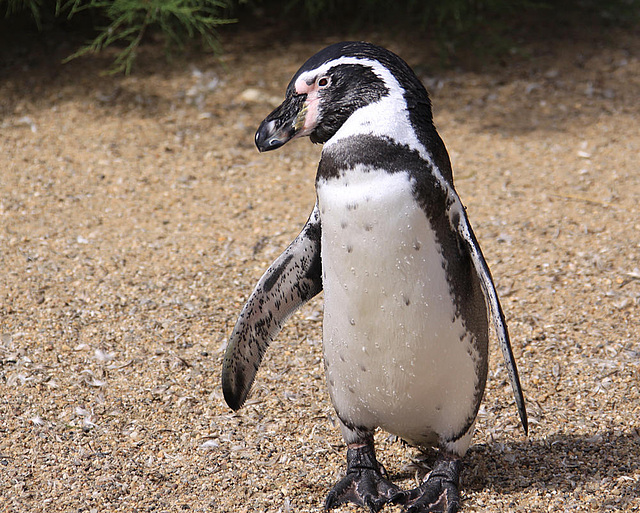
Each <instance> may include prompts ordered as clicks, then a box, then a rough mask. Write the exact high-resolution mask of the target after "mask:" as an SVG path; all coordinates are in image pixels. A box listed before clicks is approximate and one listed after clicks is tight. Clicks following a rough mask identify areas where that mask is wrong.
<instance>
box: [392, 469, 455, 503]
mask: <svg viewBox="0 0 640 513" xmlns="http://www.w3.org/2000/svg"><path fill="white" fill-rule="evenodd" d="M460 467H461V463H460V460H459V459H458V458H452V457H443V458H441V459H440V460H438V461H437V462H436V465H435V467H434V469H433V470H432V471H431V473H430V474H429V475H428V477H427V479H426V480H425V481H423V482H422V484H421V485H420V486H418V487H417V488H414V489H413V490H408V491H406V492H401V495H400V496H399V497H397V499H396V502H397V503H398V504H403V505H404V506H405V507H406V509H405V511H406V512H407V513H456V512H457V511H458V509H459V508H460V491H459V489H458V486H459V483H460Z"/></svg>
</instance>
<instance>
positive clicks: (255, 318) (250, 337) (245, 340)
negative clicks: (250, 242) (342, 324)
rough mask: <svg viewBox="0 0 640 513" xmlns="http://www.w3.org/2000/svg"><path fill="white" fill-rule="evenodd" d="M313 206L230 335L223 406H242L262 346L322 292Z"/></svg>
mask: <svg viewBox="0 0 640 513" xmlns="http://www.w3.org/2000/svg"><path fill="white" fill-rule="evenodd" d="M320 237H321V228H320V213H319V211H318V205H316V206H315V208H314V209H313V212H311V215H310V216H309V220H308V221H307V224H306V225H305V226H304V228H303V229H302V231H301V232H300V235H298V236H297V237H296V238H295V240H294V241H293V242H292V243H291V244H290V245H289V247H288V248H287V249H286V250H285V251H284V253H282V255H280V256H279V257H278V258H277V259H276V261H275V262H273V264H271V265H270V266H269V269H267V271H266V272H265V273H264V274H263V275H262V278H260V281H259V282H258V284H257V285H256V288H255V289H254V290H253V292H252V293H251V296H250V297H249V299H248V301H247V303H246V304H245V305H244V308H243V309H242V312H241V313H240V317H239V318H238V321H237V322H236V325H235V327H234V328H233V333H232V334H231V337H230V338H229V343H228V345H227V350H226V352H225V355H224V362H223V364H222V390H223V392H224V398H225V401H226V402H227V404H228V405H229V406H230V407H231V408H232V409H233V410H238V409H239V408H241V407H242V405H243V404H244V402H245V400H246V399H247V396H248V395H249V391H250V389H251V385H252V384H253V380H254V378H255V375H256V372H257V370H258V367H259V366H260V362H261V361H262V357H263V356H264V353H265V351H266V350H267V347H268V346H269V344H270V343H271V341H272V340H273V339H274V338H275V336H276V335H277V334H278V333H279V332H280V330H281V329H282V326H283V324H284V323H285V321H286V320H287V319H288V318H289V316H291V315H292V314H293V313H294V312H295V311H296V310H297V309H298V308H300V307H301V306H302V305H304V304H305V303H306V302H307V301H309V300H310V299H311V298H312V297H313V296H315V295H316V294H318V293H319V292H320V291H321V290H322V264H321V261H320Z"/></svg>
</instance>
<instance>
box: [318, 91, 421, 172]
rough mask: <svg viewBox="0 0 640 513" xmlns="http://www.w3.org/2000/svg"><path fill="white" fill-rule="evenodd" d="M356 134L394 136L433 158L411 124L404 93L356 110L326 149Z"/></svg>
mask: <svg viewBox="0 0 640 513" xmlns="http://www.w3.org/2000/svg"><path fill="white" fill-rule="evenodd" d="M354 135H371V136H374V137H380V138H385V139H390V140H392V141H393V142H395V143H397V144H400V145H403V146H407V147H408V148H410V149H412V150H415V151H417V152H418V153H419V154H420V155H421V156H422V158H424V159H425V160H427V161H429V160H430V156H429V153H428V152H427V150H426V148H425V147H424V145H423V144H422V143H421V142H420V140H419V139H418V136H417V134H416V131H415V129H414V127H413V125H412V124H411V120H410V116H409V111H408V109H407V104H406V102H405V100H404V98H403V97H402V96H401V95H394V94H392V95H389V96H385V97H384V98H382V99H381V100H380V101H378V102H375V103H371V104H369V105H367V106H365V107H361V108H360V109H358V110H357V111H355V112H354V113H353V114H351V116H349V118H348V119H347V120H346V121H345V122H344V124H343V125H342V126H341V127H340V128H339V129H338V131H337V132H336V133H335V134H334V135H333V136H332V137H331V138H330V139H329V140H328V141H327V142H326V143H325V144H324V148H323V152H324V151H325V150H330V149H331V148H332V146H334V145H336V144H339V143H340V142H341V141H343V140H344V139H347V138H350V137H352V136H354Z"/></svg>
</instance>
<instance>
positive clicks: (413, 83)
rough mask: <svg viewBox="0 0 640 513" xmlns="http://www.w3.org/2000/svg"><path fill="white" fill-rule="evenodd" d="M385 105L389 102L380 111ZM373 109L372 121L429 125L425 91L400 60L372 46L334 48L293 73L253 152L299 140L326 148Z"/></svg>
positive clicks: (359, 44)
mask: <svg viewBox="0 0 640 513" xmlns="http://www.w3.org/2000/svg"><path fill="white" fill-rule="evenodd" d="M383 100H388V101H385V102H384V106H382V101H383ZM377 106H380V111H379V112H375V111H373V112H372V114H373V117H374V119H376V118H381V119H384V118H385V117H387V116H390V115H395V114H396V113H397V112H401V111H408V112H411V111H417V112H419V113H420V116H421V118H422V120H423V121H425V122H428V123H431V105H430V102H429V97H428V95H427V91H426V90H425V88H424V86H423V85H422V83H421V82H420V80H418V78H417V77H416V76H415V74H414V73H413V71H412V70H411V68H410V67H409V66H408V65H407V64H406V63H405V62H404V61H403V60H402V59H401V58H400V57H398V56H397V55H395V54H394V53H392V52H390V51H389V50H386V49H384V48H381V47H379V46H376V45H373V44H370V43H363V42H345V43H336V44H333V45H331V46H329V47H327V48H325V49H324V50H321V51H320V52H318V53H317V54H315V55H314V56H312V57H311V58H310V59H309V60H307V62H305V63H304V64H303V65H302V67H301V68H300V69H299V70H298V71H297V72H296V74H295V75H294V76H293V78H292V79H291V82H290V83H289V86H288V87H287V91H286V97H285V100H284V102H283V103H282V104H281V105H280V106H279V107H277V108H276V109H275V110H274V111H273V112H272V113H271V114H269V115H268V116H267V117H266V118H265V120H264V121H263V122H262V123H261V124H260V127H259V128H258V131H257V132H256V137H255V142H256V146H257V147H258V149H259V150H260V151H269V150H275V149H276V148H279V147H280V146H282V145H284V144H285V143H287V142H288V141H290V140H291V139H294V138H297V137H303V136H309V138H310V139H311V141H312V142H314V143H325V142H327V141H328V140H329V139H331V137H333V136H334V135H335V134H336V132H337V131H338V130H339V129H340V128H341V127H342V126H343V125H344V124H345V122H346V121H347V120H348V119H349V118H350V117H351V116H353V115H354V113H356V112H357V111H359V110H360V109H362V108H365V107H369V108H371V109H376V107H377Z"/></svg>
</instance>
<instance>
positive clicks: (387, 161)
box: [316, 134, 489, 441]
mask: <svg viewBox="0 0 640 513" xmlns="http://www.w3.org/2000/svg"><path fill="white" fill-rule="evenodd" d="M443 152H444V153H443V154H444V155H446V150H443ZM441 158H442V157H441ZM446 161H447V165H448V157H446ZM356 165H360V166H363V168H364V169H367V168H370V169H384V170H386V171H388V172H389V173H401V172H403V173H408V175H409V180H411V183H412V188H413V195H414V198H415V200H416V202H417V203H418V204H419V205H420V207H421V209H422V210H423V212H424V213H425V215H426V216H427V219H428V220H429V223H430V225H431V227H432V228H433V230H434V232H435V235H436V240H437V242H438V245H439V246H440V248H439V252H440V253H441V254H442V256H443V264H442V266H443V269H444V271H445V274H446V278H447V282H448V284H449V290H450V293H451V296H452V298H453V303H454V305H455V317H454V321H455V318H457V317H460V318H461V319H462V322H463V323H464V326H465V328H466V330H467V332H469V333H471V334H472V338H471V343H472V344H474V345H475V348H476V351H477V354H478V355H479V356H480V359H481V361H480V362H478V374H479V375H478V388H477V390H476V398H475V405H476V407H475V408H474V411H471V412H469V417H468V419H467V422H466V423H465V425H464V426H463V427H462V428H461V429H460V430H459V432H458V433H456V434H455V435H454V436H453V439H452V441H455V440H456V439H458V438H460V437H462V436H463V435H464V434H465V433H466V432H467V431H468V430H469V428H470V427H471V426H472V425H473V421H474V419H475V417H476V415H477V410H478V408H479V407H480V402H481V400H482V395H483V393H484V386H485V383H486V375H487V357H488V356H487V355H488V339H489V325H488V319H487V306H486V302H485V297H484V293H483V291H482V285H481V281H480V278H479V276H478V273H477V272H476V269H475V268H474V265H473V262H472V261H471V256H470V254H469V252H468V251H467V250H466V246H464V244H462V243H461V242H460V234H459V233H458V232H457V230H455V229H452V226H451V222H450V218H449V215H448V212H449V209H450V208H451V207H452V205H453V200H452V199H451V197H450V196H449V194H448V191H447V190H446V189H445V188H444V187H443V186H442V184H441V183H440V181H438V179H437V177H436V176H435V174H434V172H435V171H434V169H433V168H432V167H431V164H430V163H429V162H427V161H425V160H424V159H423V158H422V157H421V156H420V154H419V153H418V152H417V151H415V150H412V149H410V148H409V147H407V146H404V145H401V144H398V143H396V142H394V141H393V140H391V139H389V138H387V137H378V136H373V135H368V134H367V135H354V136H351V137H347V138H344V139H341V140H339V141H338V142H336V143H335V144H332V145H331V146H329V147H328V148H325V149H324V151H323V153H322V159H321V161H320V165H319V167H318V174H317V178H316V180H331V179H334V178H339V177H342V176H344V174H345V173H346V172H348V170H350V169H353V168H354V167H355V166H356ZM445 176H446V173H445ZM456 214H457V213H456ZM454 217H457V218H458V220H459V216H458V215H454ZM413 247H414V249H415V250H416V251H419V250H420V248H421V244H420V243H419V241H418V240H417V239H416V240H415V241H414V243H413Z"/></svg>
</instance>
